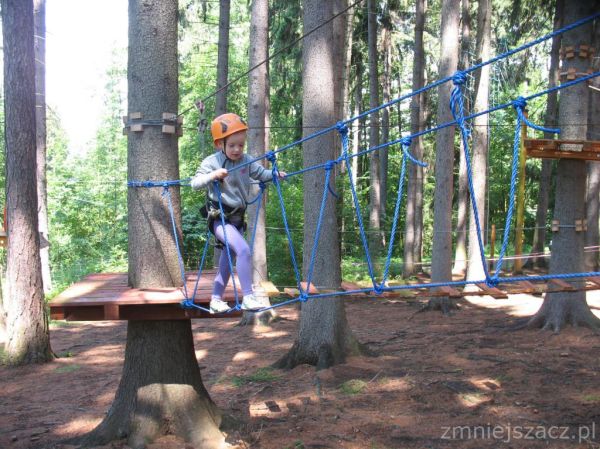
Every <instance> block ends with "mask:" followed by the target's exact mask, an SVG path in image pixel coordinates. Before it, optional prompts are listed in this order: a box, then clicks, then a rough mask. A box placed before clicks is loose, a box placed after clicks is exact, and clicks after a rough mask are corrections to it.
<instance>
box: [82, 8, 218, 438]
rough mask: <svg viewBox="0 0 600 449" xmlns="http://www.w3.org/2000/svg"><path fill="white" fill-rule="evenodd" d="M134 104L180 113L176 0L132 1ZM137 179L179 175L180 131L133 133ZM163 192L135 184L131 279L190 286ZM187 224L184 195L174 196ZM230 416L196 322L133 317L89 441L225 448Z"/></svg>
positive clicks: (132, 174) (155, 114)
mask: <svg viewBox="0 0 600 449" xmlns="http://www.w3.org/2000/svg"><path fill="white" fill-rule="evenodd" d="M129 20H130V24H129V63H128V85H129V89H128V92H129V96H128V103H129V111H130V112H141V113H142V115H143V117H144V118H145V119H150V120H152V119H154V120H156V119H160V118H161V117H162V113H163V112H171V113H176V112H177V99H178V91H177V81H178V68H177V1H176V0H169V1H165V0H130V2H129ZM128 171H129V173H128V176H129V179H132V180H134V179H135V180H139V179H153V180H157V179H178V178H179V169H178V154H177V137H175V135H173V134H163V133H162V132H161V127H150V126H146V127H144V130H143V132H141V133H129V142H128ZM161 193H162V192H161V189H156V188H147V189H144V188H130V190H129V195H128V206H129V215H128V223H129V258H130V259H129V260H130V265H129V279H130V284H131V286H132V287H138V288H139V287H144V288H148V287H170V286H174V285H181V281H182V280H181V278H180V275H179V270H178V264H177V253H176V248H175V245H174V239H173V237H172V235H171V233H170V229H171V224H170V221H169V211H168V208H167V205H166V201H165V199H164V198H162V197H161ZM172 197H173V204H174V208H175V214H176V215H175V216H176V223H177V227H178V229H180V206H179V205H180V201H179V192H178V191H177V190H175V191H174V192H173V194H172ZM220 424H221V418H220V415H219V412H218V410H217V408H216V406H215V405H214V404H213V402H212V401H211V399H210V397H209V395H208V392H207V391H206V389H205V388H204V387H203V385H202V377H201V375H200V370H199V368H198V362H197V361H196V358H195V355H194V343H193V338H192V332H191V322H190V321H189V320H181V321H148V322H145V321H130V322H129V323H128V326H127V345H126V347H125V364H124V366H123V375H122V378H121V383H120V385H119V388H118V390H117V393H116V396H115V400H114V402H113V404H112V406H111V408H110V410H109V411H108V413H107V415H106V417H105V418H104V420H103V421H102V422H101V423H100V425H99V426H98V427H97V428H96V429H95V430H94V431H92V432H91V433H90V434H88V435H87V436H86V437H84V441H83V445H84V446H91V445H100V444H106V443H107V442H109V441H111V440H115V439H121V438H127V444H128V445H129V446H131V447H132V448H134V449H135V448H144V447H146V444H148V443H150V442H152V441H153V440H154V439H156V438H157V437H159V436H161V435H165V434H175V435H177V436H179V437H180V438H182V439H183V440H185V441H186V442H188V443H191V445H192V446H193V447H195V448H197V449H208V448H210V449H216V448H220V447H223V444H224V438H223V435H222V434H221V432H220V431H219V425H220Z"/></svg>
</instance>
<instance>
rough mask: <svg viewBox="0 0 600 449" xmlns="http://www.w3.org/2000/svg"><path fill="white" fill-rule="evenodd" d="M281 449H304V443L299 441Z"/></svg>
mask: <svg viewBox="0 0 600 449" xmlns="http://www.w3.org/2000/svg"><path fill="white" fill-rule="evenodd" d="M283 449H305V446H304V443H303V442H302V441H300V440H297V441H294V444H292V445H291V446H286V447H284V448H283Z"/></svg>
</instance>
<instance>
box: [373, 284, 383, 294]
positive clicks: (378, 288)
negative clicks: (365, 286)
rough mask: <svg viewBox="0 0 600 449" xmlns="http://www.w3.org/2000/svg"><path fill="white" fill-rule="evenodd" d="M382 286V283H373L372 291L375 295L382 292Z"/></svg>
mask: <svg viewBox="0 0 600 449" xmlns="http://www.w3.org/2000/svg"><path fill="white" fill-rule="evenodd" d="M384 291H385V290H384V287H383V285H382V284H375V285H374V286H373V292H374V293H375V294H376V295H377V296H380V295H381V294H382V293H383V292H384Z"/></svg>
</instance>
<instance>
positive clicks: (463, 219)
mask: <svg viewBox="0 0 600 449" xmlns="http://www.w3.org/2000/svg"><path fill="white" fill-rule="evenodd" d="M460 42H461V45H460V61H459V68H460V69H461V70H464V69H466V68H467V67H469V66H470V65H471V57H470V52H471V14H470V12H469V0H462V31H461V41H460ZM469 111H470V105H469V102H468V101H467V98H465V115H467V114H469ZM458 158H459V163H458V167H459V168H458V201H457V203H458V205H457V214H456V249H455V250H454V266H453V267H452V274H458V275H465V274H466V272H467V220H468V216H469V188H468V182H467V161H466V157H465V150H464V143H463V141H462V139H460V148H459V155H458Z"/></svg>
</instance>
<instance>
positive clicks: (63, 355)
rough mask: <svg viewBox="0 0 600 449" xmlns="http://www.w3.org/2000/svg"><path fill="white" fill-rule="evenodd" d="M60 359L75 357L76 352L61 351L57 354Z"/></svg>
mask: <svg viewBox="0 0 600 449" xmlns="http://www.w3.org/2000/svg"><path fill="white" fill-rule="evenodd" d="M56 355H57V356H58V358H59V359H68V358H70V357H75V353H74V352H71V351H65V352H59V353H58V354H56Z"/></svg>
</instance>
